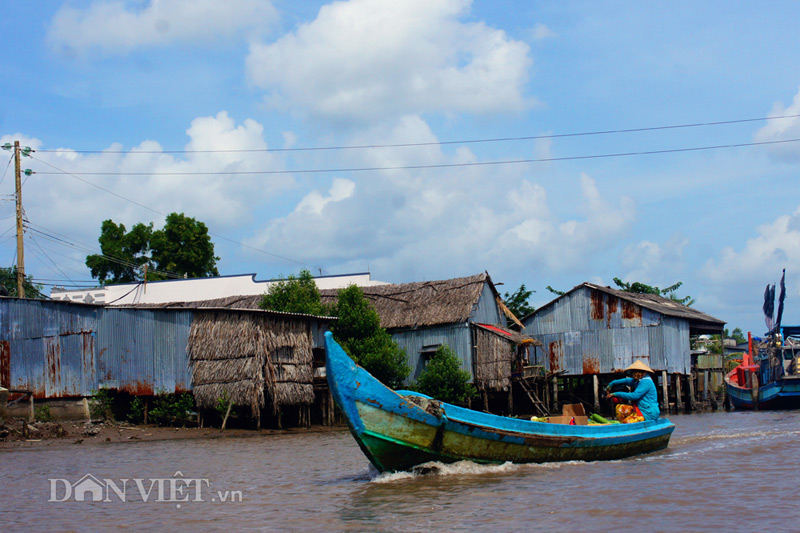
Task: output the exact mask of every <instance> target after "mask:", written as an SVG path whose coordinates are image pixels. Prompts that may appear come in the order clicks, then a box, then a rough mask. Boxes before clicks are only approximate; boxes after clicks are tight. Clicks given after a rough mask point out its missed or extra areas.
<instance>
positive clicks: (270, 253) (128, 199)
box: [31, 156, 322, 272]
mask: <svg viewBox="0 0 800 533" xmlns="http://www.w3.org/2000/svg"><path fill="white" fill-rule="evenodd" d="M31 157H32V158H33V156H31ZM36 160H37V161H39V162H40V163H43V164H45V165H47V166H49V167H52V168H54V169H56V170H58V171H59V172H58V173H43V172H36V174H65V175H67V176H71V177H73V178H75V179H77V180H79V181H82V182H83V183H86V184H87V185H91V186H92V187H95V188H97V189H99V190H101V191H104V192H107V193H109V194H111V195H113V196H116V197H117V198H119V199H121V200H125V201H126V202H130V203H132V204H134V205H137V206H139V207H141V208H143V209H146V210H148V211H150V212H152V213H155V214H157V215H161V216H163V217H166V216H167V214H166V213H162V212H161V211H158V210H156V209H153V208H152V207H148V206H146V205H144V204H141V203H139V202H137V201H135V200H131V199H130V198H126V197H124V196H122V195H120V194H117V193H115V192H113V191H110V190H108V189H106V188H104V187H101V186H99V185H97V184H95V183H92V182H91V181H88V180H85V179H83V178H81V177H78V176H76V175H75V174H73V173H71V172H67V171H66V170H61V169H60V168H58V167H56V166H55V165H51V164H50V163H48V162H47V161H43V160H41V159H38V158H36ZM208 234H209V235H212V236H214V237H216V238H218V239H222V240H224V241H227V242H230V243H232V244H235V245H237V246H241V247H242V248H247V249H249V250H253V251H256V252H260V253H262V254H266V255H268V256H270V257H275V258H277V259H282V260H284V261H288V262H290V263H295V264H298V265H301V266H307V267H311V268H313V269H317V270H319V271H320V272H322V267H320V266H319V265H310V264H308V263H304V262H302V261H297V260H295V259H291V258H289V257H284V256H282V255H278V254H275V253H272V252H268V251H266V250H262V249H260V248H256V247H255V246H250V245H248V244H245V243H243V242H239V241H236V240H234V239H231V238H229V237H225V236H224V235H220V234H218V233H213V232H211V231H209V232H208Z"/></svg>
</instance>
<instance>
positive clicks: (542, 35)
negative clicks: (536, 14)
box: [531, 22, 558, 41]
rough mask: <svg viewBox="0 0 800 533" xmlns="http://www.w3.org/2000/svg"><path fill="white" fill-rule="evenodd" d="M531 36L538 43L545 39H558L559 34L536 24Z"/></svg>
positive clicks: (540, 24)
mask: <svg viewBox="0 0 800 533" xmlns="http://www.w3.org/2000/svg"><path fill="white" fill-rule="evenodd" d="M531 35H532V36H533V39H534V40H536V41H542V40H544V39H552V38H553V37H558V34H557V33H556V32H554V31H553V30H551V29H550V28H548V27H547V26H545V25H544V24H542V23H541V22H540V23H538V24H536V25H535V26H534V27H533V29H532V30H531Z"/></svg>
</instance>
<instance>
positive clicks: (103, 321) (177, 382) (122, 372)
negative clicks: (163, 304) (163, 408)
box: [97, 308, 194, 395]
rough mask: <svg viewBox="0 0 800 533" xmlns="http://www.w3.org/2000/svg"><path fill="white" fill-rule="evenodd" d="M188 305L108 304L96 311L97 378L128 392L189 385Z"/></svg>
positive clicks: (180, 388) (153, 391)
mask: <svg viewBox="0 0 800 533" xmlns="http://www.w3.org/2000/svg"><path fill="white" fill-rule="evenodd" d="M193 316H194V312H193V311H191V310H173V309H169V310H152V309H113V308H105V309H103V312H102V313H101V314H100V317H101V318H100V321H99V327H98V344H97V348H98V357H97V381H98V384H99V386H100V387H109V388H116V389H119V390H124V391H126V392H129V393H131V394H142V395H149V394H156V393H159V392H180V391H185V390H189V389H191V378H190V375H189V366H188V359H187V356H186V344H187V342H188V339H189V328H190V326H191V325H192V318H193Z"/></svg>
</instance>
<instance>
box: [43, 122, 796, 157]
mask: <svg viewBox="0 0 800 533" xmlns="http://www.w3.org/2000/svg"><path fill="white" fill-rule="evenodd" d="M797 117H800V114H794V115H780V116H773V117H757V118H743V119H734V120H717V121H712V122H694V123H689V124H672V125H666V126H650V127H639V128H624V129H615V130H599V131H583V132H573V133H553V134H542V135H525V136H521V137H495V138H488V139H461V140H450V141H429V142H416V143H397V144H361V145H349V146H308V147H298V148H250V149H228V150H222V149H220V150H135V151H126V150H66V149H57V150H36V151H37V152H47V153H79V154H101V153H105V154H193V153H252V152H311V151H329V150H356V149H359V150H360V149H373V148H406V147H416V146H445V145H451V144H478V143H497V142H511V141H535V140H542V139H562V138H566V137H587V136H593V135H612V134H622V133H642V132H647V131H663V130H674V129H682V128H699V127H708V126H723V125H730V124H744V123H748V122H761V121H764V120H779V119H784V118H797Z"/></svg>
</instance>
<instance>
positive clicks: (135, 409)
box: [128, 397, 145, 424]
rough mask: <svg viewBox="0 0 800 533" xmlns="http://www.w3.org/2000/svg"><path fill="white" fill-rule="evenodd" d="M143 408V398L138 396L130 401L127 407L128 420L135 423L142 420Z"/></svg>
mask: <svg viewBox="0 0 800 533" xmlns="http://www.w3.org/2000/svg"><path fill="white" fill-rule="evenodd" d="M144 408H145V402H144V400H142V399H141V398H139V397H136V398H134V399H133V400H132V401H131V405H130V407H129V408H128V420H130V421H131V422H133V423H135V424H140V423H142V422H144Z"/></svg>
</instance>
